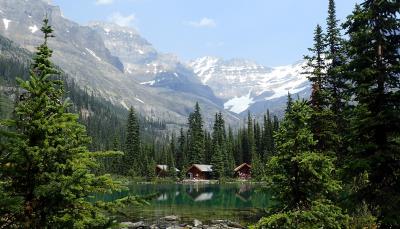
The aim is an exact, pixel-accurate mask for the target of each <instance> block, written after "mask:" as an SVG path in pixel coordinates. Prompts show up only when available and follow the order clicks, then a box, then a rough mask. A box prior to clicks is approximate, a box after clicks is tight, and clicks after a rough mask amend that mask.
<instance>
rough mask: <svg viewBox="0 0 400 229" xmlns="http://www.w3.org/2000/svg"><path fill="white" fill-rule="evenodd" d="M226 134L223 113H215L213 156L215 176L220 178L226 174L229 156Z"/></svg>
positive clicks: (212, 162)
mask: <svg viewBox="0 0 400 229" xmlns="http://www.w3.org/2000/svg"><path fill="white" fill-rule="evenodd" d="M225 141H226V135H225V123H224V120H223V118H222V114H221V113H216V114H215V121H214V127H213V138H212V151H213V152H212V158H211V164H212V165H213V173H214V176H215V177H216V178H217V179H218V178H221V177H224V176H225V175H226V173H227V172H226V166H227V163H226V162H227V161H226V159H227V157H226V155H227V154H226V146H225V143H226V142H225Z"/></svg>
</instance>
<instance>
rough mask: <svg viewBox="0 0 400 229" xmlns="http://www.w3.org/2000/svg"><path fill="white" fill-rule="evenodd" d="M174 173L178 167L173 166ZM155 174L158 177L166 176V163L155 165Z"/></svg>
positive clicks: (177, 170) (177, 171)
mask: <svg viewBox="0 0 400 229" xmlns="http://www.w3.org/2000/svg"><path fill="white" fill-rule="evenodd" d="M175 171H176V173H179V169H177V168H175ZM156 175H157V176H158V177H166V176H167V175H168V165H156Z"/></svg>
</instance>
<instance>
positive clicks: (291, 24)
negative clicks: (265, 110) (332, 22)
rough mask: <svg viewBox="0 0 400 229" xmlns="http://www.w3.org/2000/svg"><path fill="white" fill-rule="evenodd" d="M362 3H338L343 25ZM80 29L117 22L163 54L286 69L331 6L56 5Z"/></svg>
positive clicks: (207, 2) (136, 1)
mask: <svg viewBox="0 0 400 229" xmlns="http://www.w3.org/2000/svg"><path fill="white" fill-rule="evenodd" d="M359 2H361V0H336V7H337V16H338V19H341V20H344V19H345V18H346V16H347V15H348V14H349V13H351V11H352V10H353V8H354V5H355V4H356V3H359ZM53 4H55V5H59V6H60V7H61V10H62V12H63V14H64V15H65V16H66V17H67V18H69V19H72V20H74V21H76V22H79V23H80V24H86V23H87V22H89V21H93V20H101V21H113V22H116V23H119V24H122V25H127V26H132V27H134V28H136V29H137V30H138V31H139V32H140V34H141V35H142V36H143V37H144V38H146V39H147V40H148V41H149V42H150V43H152V44H153V45H154V46H155V47H156V49H158V50H159V51H161V52H168V53H174V54H176V55H177V56H178V57H179V58H180V59H182V60H184V61H187V60H190V59H194V58H197V57H201V56H205V55H212V56H217V57H222V58H226V59H229V58H246V59H251V60H255V61H257V62H258V63H260V64H264V65H266V66H271V67H273V66H278V65H287V64H291V63H293V62H296V61H298V60H300V59H301V58H302V56H303V55H304V54H307V48H308V47H310V46H311V45H312V36H313V30H314V28H315V26H316V24H317V23H320V24H321V25H323V26H325V18H326V15H327V7H328V0H53Z"/></svg>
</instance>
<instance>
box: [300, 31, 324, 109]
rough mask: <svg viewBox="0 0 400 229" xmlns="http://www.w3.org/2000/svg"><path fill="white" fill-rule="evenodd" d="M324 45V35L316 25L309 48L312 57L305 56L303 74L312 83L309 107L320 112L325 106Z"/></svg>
mask: <svg viewBox="0 0 400 229" xmlns="http://www.w3.org/2000/svg"><path fill="white" fill-rule="evenodd" d="M325 48H326V45H325V42H324V34H323V32H322V28H321V26H320V25H317V27H316V28H315V32H314V47H313V48H309V51H310V52H311V53H312V54H313V55H312V56H305V57H304V59H305V60H307V65H306V71H305V72H304V73H303V74H307V75H308V79H309V80H310V81H311V83H312V92H311V105H312V107H313V108H314V110H321V108H322V107H323V106H325V105H326V91H325V86H326V82H325V80H326V78H325V75H326V65H325V56H326V50H325Z"/></svg>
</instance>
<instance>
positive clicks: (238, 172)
mask: <svg viewBox="0 0 400 229" xmlns="http://www.w3.org/2000/svg"><path fill="white" fill-rule="evenodd" d="M234 172H235V177H236V178H239V179H243V180H248V179H250V178H251V165H249V164H247V163H243V164H241V165H239V166H238V167H236V168H235V169H234Z"/></svg>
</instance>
